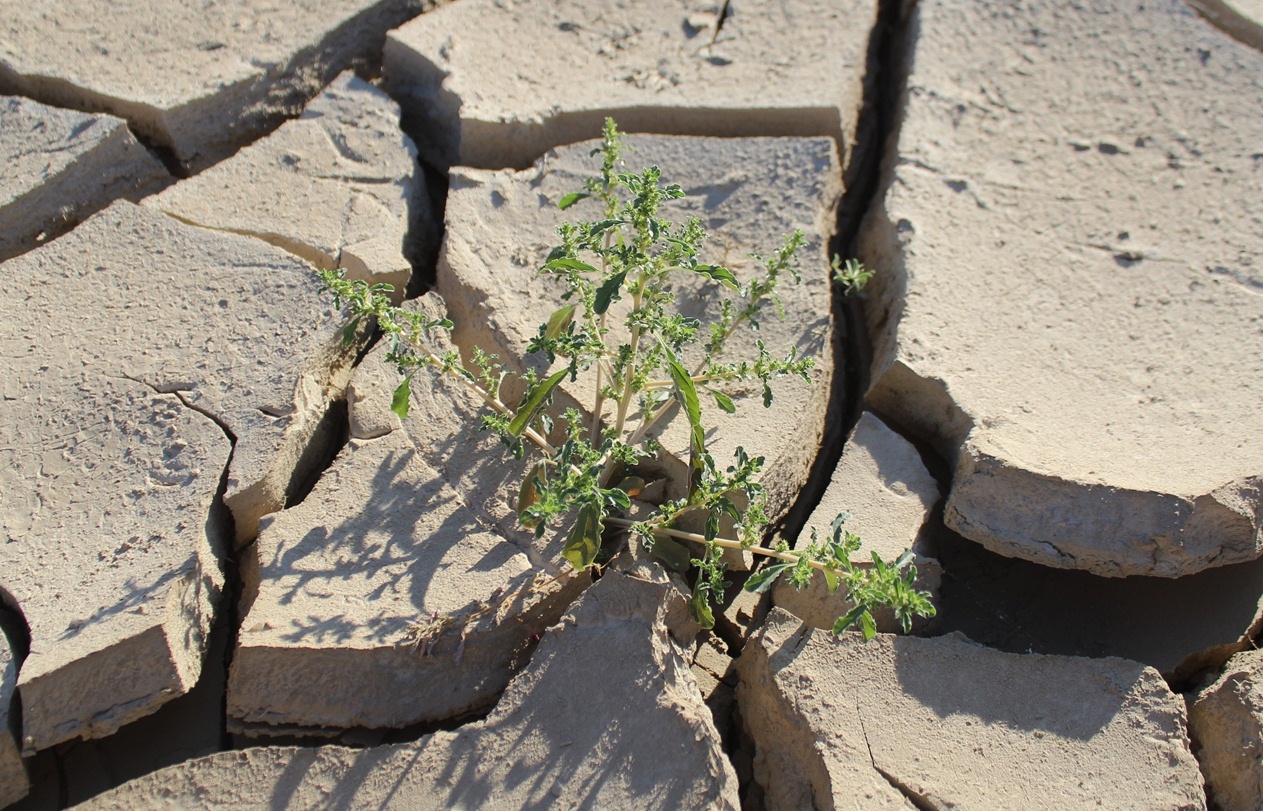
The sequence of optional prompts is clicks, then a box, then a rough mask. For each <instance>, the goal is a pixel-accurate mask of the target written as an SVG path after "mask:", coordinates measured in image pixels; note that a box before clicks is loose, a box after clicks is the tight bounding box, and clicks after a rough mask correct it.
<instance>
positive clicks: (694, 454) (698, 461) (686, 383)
mask: <svg viewBox="0 0 1263 811" xmlns="http://www.w3.org/2000/svg"><path fill="white" fill-rule="evenodd" d="M667 368H668V369H669V370H670V372H671V381H672V382H673V383H674V384H675V396H676V398H677V399H678V400H679V401H680V405H681V406H682V407H683V408H684V413H685V414H686V415H687V416H688V420H689V428H690V433H689V469H690V472H689V497H690V498H691V497H692V496H693V493H694V492H695V491H696V490H697V485H698V484H699V483H700V482H701V477H702V474H703V473H704V472H705V469H704V468H705V462H703V461H702V457H703V455H704V454H705V453H706V431H705V429H704V428H702V405H701V403H699V402H698V400H697V387H696V386H694V385H693V377H692V375H690V374H689V373H688V370H686V369H685V368H684V367H683V366H681V365H680V362H679V361H678V360H675V359H674V358H672V359H670V360H669V361H667Z"/></svg>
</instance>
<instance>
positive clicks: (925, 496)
mask: <svg viewBox="0 0 1263 811" xmlns="http://www.w3.org/2000/svg"><path fill="white" fill-rule="evenodd" d="M938 498H939V489H938V483H937V482H935V481H934V477H933V476H931V475H930V472H929V471H928V470H926V469H925V465H924V464H923V463H922V462H921V456H920V454H918V453H917V449H916V448H915V447H913V446H912V444H911V443H910V442H908V441H907V440H906V439H904V438H903V437H901V436H899V435H898V434H896V433H895V432H894V431H892V430H891V429H890V427H889V426H887V425H886V424H885V423H884V422H882V421H881V418H880V417H877V416H876V415H874V414H873V413H871V412H868V411H865V412H864V413H863V414H862V415H860V419H859V422H858V423H856V425H855V428H853V429H852V430H851V434H850V436H848V437H847V439H846V447H845V448H844V449H843V451H842V458H841V459H840V460H838V466H837V467H836V468H835V469H834V471H833V476H832V477H831V478H830V480H829V486H828V489H826V490H825V493H824V496H823V497H822V498H821V499H820V503H819V504H818V505H816V509H815V510H814V511H813V512H812V513H811V517H809V518H808V519H807V526H806V529H804V530H803V534H802V536H800V542H799V545H800V546H802V545H803V544H805V543H806V542H808V541H810V539H811V532H812V530H815V532H816V536H817V538H818V539H820V541H821V542H823V541H825V540H826V539H828V538H830V537H832V535H831V532H830V528H831V526H832V524H833V521H834V519H836V518H837V516H838V515H839V514H840V513H847V514H849V515H850V518H848V519H847V521H846V524H845V525H844V526H845V527H846V531H848V532H853V533H855V534H856V535H859V536H860V538H861V539H862V540H863V542H864V545H863V546H862V547H860V550H859V552H857V553H856V554H855V555H854V556H852V561H851V562H852V563H855V564H858V565H861V566H871V565H872V560H873V557H872V555H873V553H874V552H876V553H877V554H878V555H880V556H881V559H882V560H884V561H886V562H887V563H892V562H894V561H897V560H898V559H899V558H900V556H902V555H903V553H904V552H906V551H908V550H911V551H912V552H913V557H912V560H911V561H910V565H912V566H915V567H916V568H917V584H918V585H917V588H919V589H921V590H924V591H928V592H930V593H931V594H936V593H937V591H938V585H939V580H940V579H941V577H942V567H941V566H939V562H938V561H937V560H935V559H934V557H933V551H932V548H931V547H932V544H931V543H930V541H929V539H928V538H926V537H924V533H923V530H924V529H925V525H926V521H927V519H928V518H929V516H930V510H932V509H933V508H934V505H935V503H936V502H937V501H938ZM772 599H773V600H774V601H775V603H776V605H778V606H780V607H781V608H784V609H785V610H786V611H788V612H790V613H791V614H794V615H795V616H797V617H798V618H799V619H802V620H804V621H805V622H807V623H808V624H809V625H811V626H812V627H815V628H832V627H833V622H834V620H836V619H837V618H838V617H840V616H842V615H843V614H845V613H846V612H847V611H850V610H851V608H852V607H853V606H852V603H851V602H850V601H849V600H848V599H847V592H846V587H845V586H840V587H839V588H838V590H837V591H836V592H834V593H833V594H829V590H828V588H827V586H826V584H825V582H824V578H822V577H813V578H812V580H811V584H810V585H808V586H807V587H806V588H805V589H803V590H801V591H799V590H798V589H795V588H794V587H793V586H792V585H790V584H789V582H788V581H787V580H786V579H785V578H783V577H782V578H781V579H780V580H779V581H778V582H777V583H776V585H775V586H774V587H773V593H772ZM874 617H875V619H876V620H877V625H878V628H880V629H881V630H882V631H885V632H887V633H895V632H896V631H897V630H899V625H898V623H897V622H896V621H895V618H894V615H893V614H891V613H890V612H888V611H880V612H878V613H877V614H875V615H874ZM919 624H924V623H919Z"/></svg>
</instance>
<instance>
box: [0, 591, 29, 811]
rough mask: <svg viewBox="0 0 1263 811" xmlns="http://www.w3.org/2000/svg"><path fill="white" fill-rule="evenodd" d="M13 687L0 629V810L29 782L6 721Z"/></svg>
mask: <svg viewBox="0 0 1263 811" xmlns="http://www.w3.org/2000/svg"><path fill="white" fill-rule="evenodd" d="M2 610H3V608H0V611H2ZM17 683H18V663H17V659H16V657H15V656H14V652H13V646H12V645H11V644H10V642H9V637H8V636H7V635H6V634H5V632H4V627H3V626H2V625H0V808H4V807H6V806H8V805H10V804H11V803H15V802H17V801H18V800H20V799H22V798H23V797H25V796H26V793H27V791H28V790H29V789H30V778H29V777H28V776H27V773H26V766H25V765H24V764H23V763H22V753H21V752H20V751H19V749H18V742H17V741H16V740H15V739H14V737H13V735H12V734H11V730H12V728H13V724H12V723H11V721H10V719H9V709H10V707H12V706H14V702H15V699H16V698H17V693H16V689H17Z"/></svg>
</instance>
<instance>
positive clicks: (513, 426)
mask: <svg viewBox="0 0 1263 811" xmlns="http://www.w3.org/2000/svg"><path fill="white" fill-rule="evenodd" d="M568 371H569V370H567V369H562V370H561V371H560V372H557V373H556V374H554V375H553V376H552V377H550V378H548V379H547V380H542V381H540V382H539V383H538V384H537V385H536V386H535V388H534V389H533V390H532V391H531V393H530V394H529V395H527V397H526V401H525V402H524V403H522V406H521V408H519V409H518V412H517V414H515V415H514V416H513V419H512V420H510V421H509V433H510V434H512V435H513V436H515V437H520V436H522V434H523V433H524V432H525V431H526V426H528V425H530V424H531V420H533V419H535V415H536V414H537V413H538V412H539V410H540V408H542V407H543V405H544V401H546V400H547V399H548V395H550V394H552V393H553V389H555V388H557V384H558V383H560V382H561V381H562V379H563V378H565V376H566V374H567V372H568Z"/></svg>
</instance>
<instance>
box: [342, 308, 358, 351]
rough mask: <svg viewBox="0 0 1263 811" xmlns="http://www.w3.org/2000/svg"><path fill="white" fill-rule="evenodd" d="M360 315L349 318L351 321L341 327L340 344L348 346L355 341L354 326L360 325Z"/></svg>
mask: <svg viewBox="0 0 1263 811" xmlns="http://www.w3.org/2000/svg"><path fill="white" fill-rule="evenodd" d="M361 318H363V316H361V315H357V316H355V317H354V318H352V319H351V323H349V324H347V325H346V326H345V327H343V328H342V345H343V346H350V345H351V344H353V343H355V328H356V327H358V326H359V325H360V319H361Z"/></svg>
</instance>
